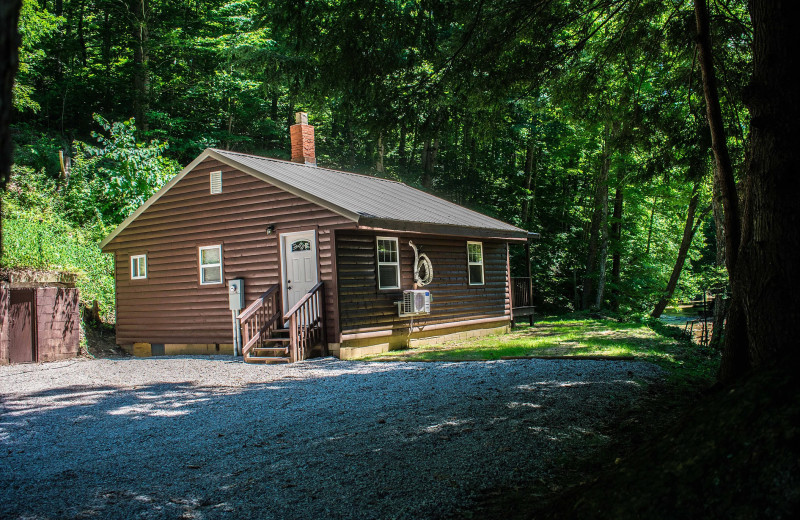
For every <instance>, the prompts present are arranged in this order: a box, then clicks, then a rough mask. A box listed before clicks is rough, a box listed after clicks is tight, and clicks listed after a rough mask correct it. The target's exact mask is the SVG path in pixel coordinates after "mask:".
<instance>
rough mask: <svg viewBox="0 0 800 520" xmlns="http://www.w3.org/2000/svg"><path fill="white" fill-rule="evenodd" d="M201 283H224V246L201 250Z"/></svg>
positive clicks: (208, 247) (202, 248) (207, 247)
mask: <svg viewBox="0 0 800 520" xmlns="http://www.w3.org/2000/svg"><path fill="white" fill-rule="evenodd" d="M200 283H201V284H213V283H222V246H206V247H201V248H200Z"/></svg>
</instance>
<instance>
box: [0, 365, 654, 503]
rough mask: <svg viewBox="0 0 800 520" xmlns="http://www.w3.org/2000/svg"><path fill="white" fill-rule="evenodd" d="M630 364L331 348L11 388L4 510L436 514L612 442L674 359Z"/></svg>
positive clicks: (4, 406) (3, 409) (2, 452)
mask: <svg viewBox="0 0 800 520" xmlns="http://www.w3.org/2000/svg"><path fill="white" fill-rule="evenodd" d="M120 362H123V363H126V364H127V363H139V362H147V360H145V361H139V360H135V359H132V358H129V359H126V360H123V361H120ZM214 362H215V363H221V364H227V363H228V361H226V360H215V361H214ZM230 362H231V363H236V362H235V361H233V360H231V361H230ZM630 367H631V364H629V363H628V364H626V363H613V362H606V363H598V362H580V361H559V362H545V361H537V362H530V361H524V362H489V363H486V362H480V363H440V364H432V363H420V364H417V363H380V364H374V363H358V362H355V363H343V362H340V361H333V360H330V361H329V360H319V361H315V362H310V363H301V364H297V365H295V366H294V367H293V368H292V369H291V370H283V371H282V372H277V374H282V376H281V377H277V378H276V379H274V380H271V381H265V382H258V383H252V382H251V383H240V382H237V381H235V380H232V381H231V383H230V385H229V386H227V385H203V384H194V383H189V382H178V383H159V382H155V383H152V384H145V385H140V386H134V387H132V386H124V385H122V384H121V385H120V386H114V385H102V386H87V385H80V386H77V385H76V386H64V387H59V388H50V389H47V390H43V391H39V392H30V393H10V394H7V395H1V396H0V517H2V518H19V517H25V516H30V517H42V518H86V517H97V518H121V517H130V518H134V517H136V518H175V517H180V516H182V517H186V518H194V517H196V518H236V517H264V518H267V517H279V518H282V517H287V516H295V517H299V518H328V517H337V518H359V519H362V518H386V517H397V518H434V517H438V516H441V515H442V514H444V513H446V512H448V511H452V510H453V509H454V508H455V507H457V506H463V504H465V503H468V502H469V501H470V500H471V499H472V498H473V497H474V496H475V495H476V494H477V492H478V491H480V490H481V489H486V488H494V487H499V486H508V485H515V484H518V483H520V482H526V481H532V480H534V479H539V478H545V477H546V476H547V474H548V472H549V469H550V468H551V467H552V465H554V464H560V463H562V462H563V461H564V460H566V459H569V457H570V456H571V455H572V454H575V453H577V452H582V451H585V450H587V449H593V448H596V447H599V446H602V445H604V444H605V443H606V442H607V441H608V439H607V437H606V436H605V435H604V433H603V431H604V426H605V424H606V421H607V420H608V419H609V418H610V417H611V416H612V412H613V410H614V409H616V408H617V407H620V406H624V405H626V404H627V403H629V402H631V401H632V400H635V399H636V398H637V396H638V395H639V394H640V392H641V391H642V389H643V385H642V383H641V381H642V379H647V378H654V377H658V374H659V371H658V369H655V368H653V367H650V366H648V365H637V366H636V367H635V368H636V370H637V372H639V373H638V374H637V375H634V372H632V371H631V370H630V369H629V368H630ZM220 369H221V370H222V367H220ZM262 369H263V367H262ZM267 370H269V368H267ZM248 373H249V372H248ZM265 374H267V375H268V376H269V374H270V373H265ZM277 374H273V375H272V376H270V377H275V375H277Z"/></svg>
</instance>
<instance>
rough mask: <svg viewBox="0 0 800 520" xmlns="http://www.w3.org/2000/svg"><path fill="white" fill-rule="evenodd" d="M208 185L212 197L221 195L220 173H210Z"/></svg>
mask: <svg viewBox="0 0 800 520" xmlns="http://www.w3.org/2000/svg"><path fill="white" fill-rule="evenodd" d="M209 183H210V191H211V194H212V195H216V194H217V193H222V172H211V176H210V178H209Z"/></svg>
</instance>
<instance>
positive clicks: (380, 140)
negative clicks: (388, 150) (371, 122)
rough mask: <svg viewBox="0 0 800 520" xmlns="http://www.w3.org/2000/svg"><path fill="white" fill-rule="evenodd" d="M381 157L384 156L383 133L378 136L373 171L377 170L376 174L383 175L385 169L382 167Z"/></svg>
mask: <svg viewBox="0 0 800 520" xmlns="http://www.w3.org/2000/svg"><path fill="white" fill-rule="evenodd" d="M383 156H384V147H383V132H381V133H380V134H379V135H378V161H377V162H376V163H375V169H376V170H378V173H383V172H385V171H386V169H385V168H384V167H383Z"/></svg>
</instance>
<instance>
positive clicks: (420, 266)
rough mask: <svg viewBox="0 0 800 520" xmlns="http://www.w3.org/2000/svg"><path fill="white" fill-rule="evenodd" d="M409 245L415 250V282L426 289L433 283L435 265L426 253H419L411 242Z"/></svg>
mask: <svg viewBox="0 0 800 520" xmlns="http://www.w3.org/2000/svg"><path fill="white" fill-rule="evenodd" d="M408 245H409V246H411V248H412V249H413V250H414V282H416V284H417V285H419V286H420V287H424V286H426V285H428V284H429V283H431V282H432V281H433V264H432V263H431V259H430V258H428V255H426V254H425V253H419V252H418V251H417V246H415V245H414V242H412V241H411V240H409V241H408Z"/></svg>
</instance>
